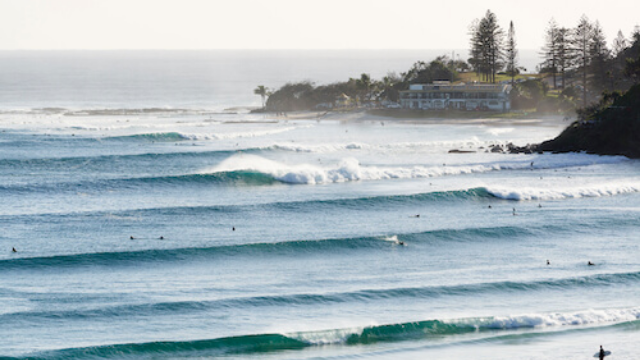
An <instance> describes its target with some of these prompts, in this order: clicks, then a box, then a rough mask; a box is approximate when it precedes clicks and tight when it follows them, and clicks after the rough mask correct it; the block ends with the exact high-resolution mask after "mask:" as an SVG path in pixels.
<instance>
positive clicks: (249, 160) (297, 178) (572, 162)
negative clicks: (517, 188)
mask: <svg viewBox="0 0 640 360" xmlns="http://www.w3.org/2000/svg"><path fill="white" fill-rule="evenodd" d="M574 155H575V156H573V157H571V156H569V157H567V156H560V157H555V156H553V155H548V156H544V157H540V158H536V164H535V165H534V166H533V167H540V168H553V167H566V166H579V165H590V164H596V163H607V162H618V161H625V160H626V158H624V157H598V156H593V155H584V154H577V155H576V154H574ZM504 159H505V160H507V161H508V162H499V161H498V162H488V163H485V164H475V165H474V164H471V165H459V166H411V167H402V166H397V167H381V166H364V165H361V164H360V162H359V161H358V160H357V159H355V158H345V159H343V160H342V161H340V162H339V163H337V164H334V165H325V166H320V165H315V164H314V165H312V164H298V165H287V164H283V163H279V162H276V161H273V160H268V159H265V158H263V157H260V156H256V155H247V154H242V155H233V156H232V157H230V158H228V159H227V160H225V161H223V162H222V163H221V164H220V165H218V166H217V167H215V168H214V169H212V170H210V171H212V172H225V171H240V170H245V171H257V172H261V173H264V174H268V175H271V176H272V177H273V178H275V179H277V180H279V181H282V182H286V183H291V184H323V183H337V182H346V181H357V180H387V179H416V178H431V177H440V176H450V175H463V174H474V173H485V172H490V171H500V170H522V169H529V168H531V167H532V166H531V163H530V158H525V157H522V158H520V157H518V156H511V157H505V158H504ZM501 194H502V192H501V191H500V189H499V188H497V189H495V194H494V195H495V196H501ZM508 194H509V193H507V196H508Z"/></svg>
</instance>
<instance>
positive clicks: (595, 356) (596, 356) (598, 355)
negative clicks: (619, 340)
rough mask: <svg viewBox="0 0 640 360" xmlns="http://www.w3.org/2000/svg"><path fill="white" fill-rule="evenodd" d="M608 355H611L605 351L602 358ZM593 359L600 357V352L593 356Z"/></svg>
mask: <svg viewBox="0 0 640 360" xmlns="http://www.w3.org/2000/svg"><path fill="white" fill-rule="evenodd" d="M609 355H611V351H608V350H605V352H604V356H609ZM593 357H594V358H599V357H600V351H598V352H597V353H595V354H594V355H593Z"/></svg>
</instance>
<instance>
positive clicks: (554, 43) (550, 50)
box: [542, 19, 560, 89]
mask: <svg viewBox="0 0 640 360" xmlns="http://www.w3.org/2000/svg"><path fill="white" fill-rule="evenodd" d="M559 30H560V29H559V28H558V24H557V23H556V21H555V20H554V19H551V20H550V21H549V27H547V32H546V34H545V43H544V46H543V47H542V56H543V57H544V61H543V63H542V64H543V68H546V69H549V70H550V71H551V74H552V76H553V88H554V89H555V88H556V86H557V84H558V82H557V81H556V78H557V76H556V74H557V73H558V50H559V46H558V41H559V40H560V36H559V34H558V33H559Z"/></svg>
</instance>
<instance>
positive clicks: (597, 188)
mask: <svg viewBox="0 0 640 360" xmlns="http://www.w3.org/2000/svg"><path fill="white" fill-rule="evenodd" d="M487 191H488V192H489V193H490V194H491V195H493V196H495V197H498V198H501V199H505V200H516V201H526V200H561V199H571V198H581V197H602V196H614V195H620V194H628V193H636V192H640V183H604V184H594V185H583V186H577V187H557V188H553V187H552V188H549V187H544V188H542V187H540V188H538V187H535V188H534V187H522V188H517V189H516V188H509V187H501V186H491V187H488V188H487Z"/></svg>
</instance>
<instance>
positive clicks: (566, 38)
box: [540, 15, 640, 106]
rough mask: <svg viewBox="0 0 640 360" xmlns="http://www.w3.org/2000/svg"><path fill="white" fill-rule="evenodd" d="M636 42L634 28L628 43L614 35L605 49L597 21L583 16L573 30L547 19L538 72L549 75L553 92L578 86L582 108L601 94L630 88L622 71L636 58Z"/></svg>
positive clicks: (637, 35)
mask: <svg viewBox="0 0 640 360" xmlns="http://www.w3.org/2000/svg"><path fill="white" fill-rule="evenodd" d="M639 41H640V28H638V27H636V28H635V30H634V32H633V33H632V35H631V40H627V38H625V36H624V34H623V33H622V31H618V34H617V37H616V38H615V39H614V41H613V44H612V46H611V47H609V46H608V45H607V41H606V37H605V34H604V31H603V30H602V27H601V26H600V23H599V22H598V21H595V22H592V21H590V20H589V19H588V18H587V17H586V16H584V15H583V16H582V17H581V18H580V20H579V21H578V24H577V25H576V27H574V28H567V27H563V26H560V25H558V24H557V23H556V21H555V20H554V19H551V21H549V25H548V27H547V29H546V32H545V45H544V47H543V48H542V52H541V55H542V56H543V59H544V61H543V63H542V67H541V69H540V72H545V73H549V74H551V76H552V78H553V82H552V84H553V87H554V88H559V89H565V88H566V87H567V86H568V85H575V84H578V85H579V87H580V89H581V93H582V103H583V106H584V105H586V104H587V103H589V102H590V101H591V100H595V99H594V98H595V97H597V96H599V94H600V93H602V92H603V91H605V90H606V91H609V92H612V91H615V90H626V89H628V88H629V87H630V86H631V85H633V83H634V79H633V78H632V76H631V75H630V74H628V73H625V70H626V68H627V59H632V60H630V61H633V60H635V59H637V57H638V45H637V44H638V42H639ZM558 80H559V81H558Z"/></svg>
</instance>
